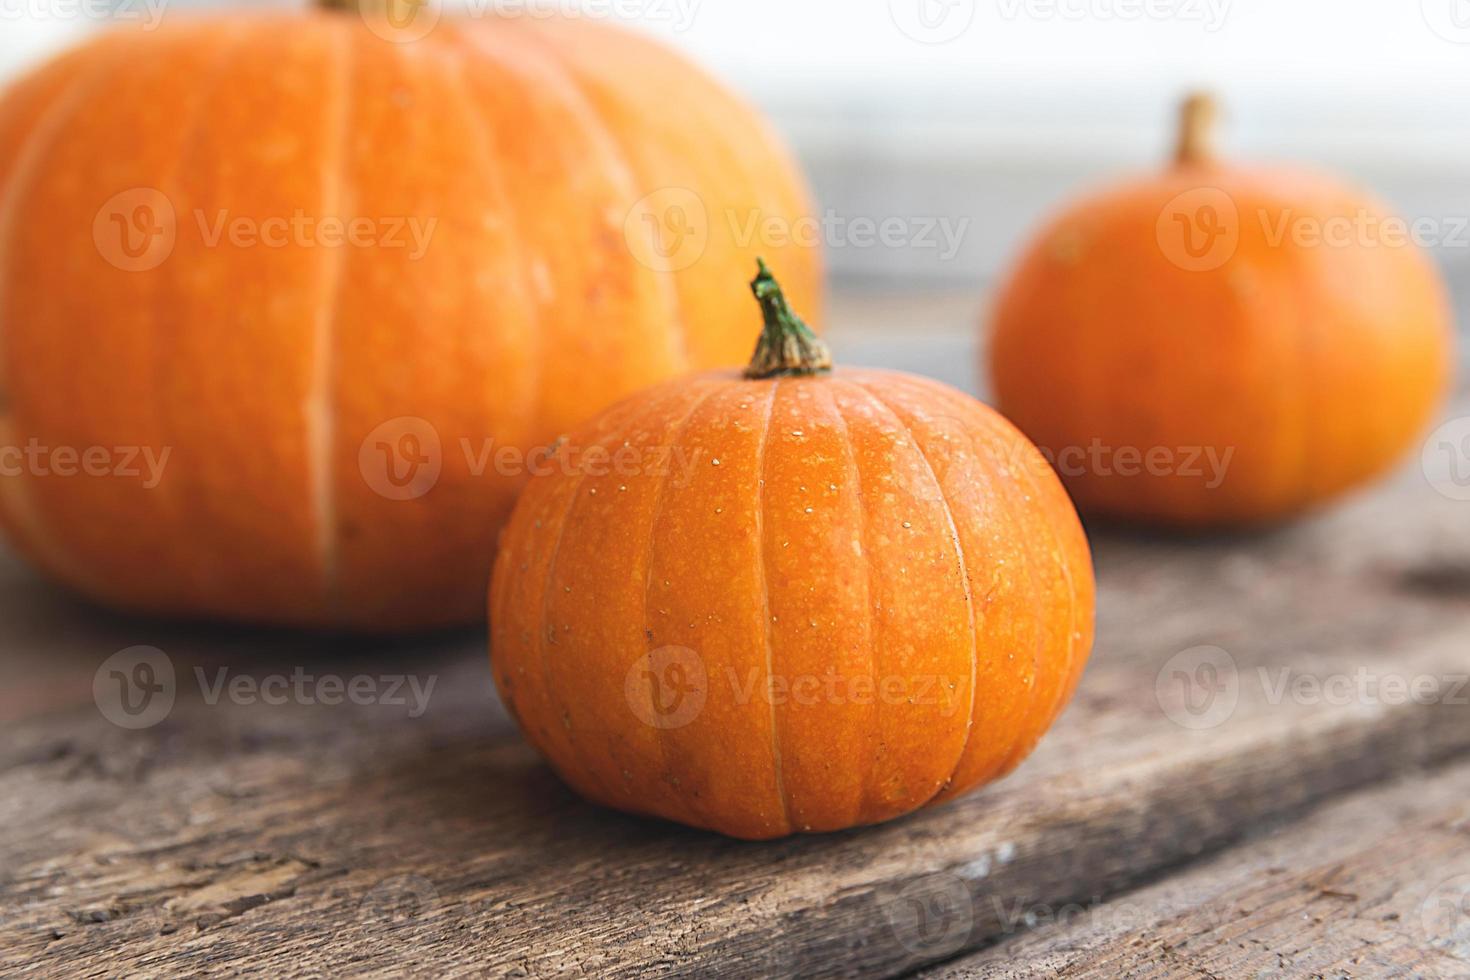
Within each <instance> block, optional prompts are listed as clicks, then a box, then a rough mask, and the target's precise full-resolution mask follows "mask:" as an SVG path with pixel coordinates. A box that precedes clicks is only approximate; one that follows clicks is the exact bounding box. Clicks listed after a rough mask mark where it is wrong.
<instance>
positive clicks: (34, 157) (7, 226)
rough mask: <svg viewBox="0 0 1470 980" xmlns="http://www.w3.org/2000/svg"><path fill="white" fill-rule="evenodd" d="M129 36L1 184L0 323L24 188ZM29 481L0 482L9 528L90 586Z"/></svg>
mask: <svg viewBox="0 0 1470 980" xmlns="http://www.w3.org/2000/svg"><path fill="white" fill-rule="evenodd" d="M125 38H126V39H127V40H128V41H132V40H133V38H132V36H131V35H129V34H126V33H124V32H123V31H122V30H116V31H113V32H111V33H109V34H106V35H104V36H103V37H102V38H101V39H100V40H98V41H97V42H96V47H95V48H93V49H91V50H93V51H96V50H100V49H101V48H103V47H111V48H112V49H113V50H112V51H111V52H109V53H108V57H107V58H105V59H104V60H102V62H101V63H100V64H98V65H96V66H94V67H93V68H92V69H91V70H90V71H86V72H78V73H77V74H76V76H75V77H74V78H72V79H71V80H70V81H69V82H67V83H66V84H65V85H64V86H63V90H62V92H61V93H60V95H59V96H55V97H53V100H52V102H51V104H50V105H49V106H47V107H45V108H44V109H43V110H42V111H41V114H40V115H39V116H38V117H37V119H36V120H35V121H33V122H32V124H31V129H30V132H29V133H27V134H26V135H25V136H24V138H23V141H22V143H21V145H20V148H19V149H18V150H17V152H16V154H15V159H14V160H13V161H12V164H11V168H10V173H9V174H8V175H7V177H6V179H5V180H4V182H3V183H0V320H3V313H4V300H5V291H6V290H5V281H6V279H7V278H8V272H7V266H8V265H9V253H10V250H11V248H12V247H13V245H12V242H13V241H14V238H15V236H14V234H13V232H12V228H11V226H12V225H13V224H14V223H15V221H16V220H17V218H16V213H17V211H18V207H17V202H19V201H20V199H21V197H22V194H21V189H22V188H24V187H25V186H27V184H29V183H30V182H31V181H32V180H33V178H34V176H35V174H36V173H38V172H40V169H41V163H42V162H43V160H44V158H45V154H46V152H47V151H48V150H50V149H51V148H52V147H53V146H54V145H55V139H56V138H57V137H59V135H60V133H61V130H62V129H63V128H64V127H65V125H66V123H67V122H68V121H69V120H70V118H71V117H72V115H73V114H74V113H75V111H76V110H77V109H79V108H81V107H82V106H83V105H85V104H86V103H88V102H89V101H90V98H91V94H92V92H93V91H94V90H95V89H97V88H99V87H100V86H101V85H102V83H103V82H104V81H105V80H106V78H107V77H108V76H109V75H110V74H111V72H112V69H113V68H115V67H116V66H117V63H118V62H120V61H122V60H123V54H124V53H125V51H126V47H125V45H124V43H123V41H124V39H125ZM82 50H88V49H82ZM22 175H24V176H25V179H24V180H22V179H21V178H22ZM3 329H4V324H3V322H0V330H3ZM5 349H6V348H4V347H3V346H0V441H3V442H6V443H9V444H14V436H15V432H14V431H13V430H14V423H13V421H12V420H13V419H14V417H15V415H16V411H15V406H14V404H13V403H12V402H11V400H10V390H9V380H8V379H9V375H10V370H9V367H10V366H9V364H8V363H7V362H8V357H6V356H4V355H3V352H4V350H5ZM27 483H28V481H27V479H26V477H25V476H24V474H22V475H20V476H17V477H15V478H13V479H7V480H4V481H0V512H3V514H4V525H5V527H6V528H7V529H14V533H15V535H16V537H17V539H18V540H22V541H24V542H25V544H26V546H27V547H28V549H29V551H30V553H31V554H32V555H33V556H34V558H35V560H36V561H37V562H38V563H39V564H40V565H41V566H42V567H44V568H47V569H56V570H59V571H58V577H61V578H72V579H74V580H76V581H81V582H91V581H92V576H91V572H90V571H89V570H88V569H87V568H86V566H85V563H78V562H75V561H73V559H72V556H71V555H70V554H67V553H66V552H64V551H63V549H62V548H61V547H60V546H59V545H58V544H57V542H56V540H55V539H54V537H53V535H51V534H50V532H49V530H48V529H47V527H46V526H45V521H44V520H43V518H42V516H41V511H40V510H39V508H37V507H36V505H35V502H34V500H32V499H31V495H30V493H29V492H28V489H29V488H28V486H27Z"/></svg>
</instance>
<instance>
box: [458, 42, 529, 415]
mask: <svg viewBox="0 0 1470 980" xmlns="http://www.w3.org/2000/svg"><path fill="white" fill-rule="evenodd" d="M450 27H451V33H450V34H449V37H451V38H453V39H454V41H456V42H457V43H456V44H455V45H454V48H455V50H456V51H457V52H459V54H460V57H458V58H456V59H455V62H454V65H455V71H454V74H455V77H456V79H457V80H458V82H459V87H460V88H461V89H462V90H463V92H464V102H465V105H466V106H467V107H468V109H469V112H468V114H469V115H470V116H471V117H473V118H474V120H475V123H476V125H477V129H478V131H479V133H480V140H479V143H480V146H481V148H482V149H483V150H484V156H485V166H484V167H483V168H482V171H481V172H482V173H485V174H494V175H495V181H494V185H495V186H496V187H497V188H498V189H499V191H500V193H499V195H498V196H499V197H500V205H501V214H503V215H504V216H505V217H506V218H508V219H509V223H510V224H511V225H513V226H514V227H515V228H516V231H517V233H516V234H514V235H511V236H509V238H510V240H512V241H514V242H515V243H516V246H517V249H518V251H519V261H517V262H516V263H515V265H516V269H517V271H518V272H519V278H520V280H521V290H522V292H524V293H525V296H526V299H527V303H526V310H527V312H528V313H529V314H530V316H529V321H530V322H529V323H528V324H527V326H528V328H529V329H528V332H529V334H530V335H531V336H532V337H533V338H535V340H536V342H537V344H538V345H539V349H538V350H537V352H536V354H535V355H534V356H531V357H528V358H527V359H526V363H527V364H528V365H534V369H535V377H534V378H533V379H532V380H531V381H529V382H528V383H527V384H526V390H527V392H528V393H529V396H530V399H531V400H532V402H533V404H532V405H531V407H530V411H529V412H524V413H522V415H521V421H522V424H523V425H524V424H525V422H526V420H529V419H533V418H540V417H541V409H542V405H541V402H542V401H543V398H542V394H541V392H542V390H543V389H542V384H541V379H542V378H544V377H545V376H546V373H547V361H548V358H549V356H550V355H551V354H552V353H553V350H552V345H551V344H550V343H549V342H548V340H547V330H546V326H547V325H546V316H545V311H544V309H543V307H542V303H541V301H540V300H539V299H538V298H537V295H536V290H535V288H534V287H533V286H532V282H531V270H530V268H529V266H528V264H527V257H526V247H525V235H524V233H523V228H524V224H525V223H524V221H522V219H521V213H520V210H519V209H518V208H517V207H516V206H515V204H514V203H513V201H514V200H515V198H514V195H513V194H512V193H511V191H510V183H511V182H510V181H509V180H507V179H506V176H505V173H504V170H503V166H504V164H502V163H497V160H496V154H495V153H494V152H493V151H494V149H495V147H496V139H495V132H494V130H493V129H492V128H491V126H490V124H489V122H488V121H487V120H486V118H485V106H484V102H483V101H482V100H481V99H480V98H479V97H478V96H477V94H476V92H475V88H474V86H473V85H472V84H471V82H470V79H469V75H468V73H467V72H466V71H465V68H464V63H465V58H466V56H468V57H469V58H477V59H481V60H487V61H488V60H492V59H491V58H490V57H489V55H488V53H487V52H485V51H483V50H481V49H480V48H479V47H478V46H476V45H475V44H474V43H472V41H471V39H470V37H469V35H468V34H467V33H466V32H465V29H464V26H463V24H462V23H461V22H460V21H458V20H454V19H451V20H450ZM501 70H502V71H503V70H504V69H503V68H502V69H501Z"/></svg>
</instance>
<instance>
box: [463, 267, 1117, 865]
mask: <svg viewBox="0 0 1470 980" xmlns="http://www.w3.org/2000/svg"><path fill="white" fill-rule="evenodd" d="M753 288H754V290H755V294H756V296H757V297H758V299H759V301H760V304H761V307H762V309H763V311H764V315H765V327H764V330H763V332H762V335H761V341H760V344H759V346H758V347H757V350H756V354H755V357H754V359H753V361H752V365H751V367H750V368H749V369H748V370H747V372H746V374H745V376H744V377H742V376H740V375H739V374H737V373H735V372H716V373H710V374H704V375H699V376H694V377H691V378H688V379H685V380H679V381H673V382H669V383H667V384H665V385H662V386H660V387H658V388H655V389H653V390H651V391H648V392H646V393H643V394H639V395H636V396H634V397H632V398H630V399H628V400H626V401H624V402H622V403H620V404H618V405H616V406H614V407H613V408H611V409H609V410H608V411H606V412H604V413H603V414H601V415H599V416H598V417H597V418H595V419H594V420H592V421H591V422H589V423H587V425H585V426H584V427H583V428H581V429H579V430H577V431H576V432H575V433H573V434H572V435H571V436H570V437H569V438H568V439H567V440H566V441H565V442H564V443H563V444H562V445H561V446H560V448H559V452H558V456H557V459H556V463H555V465H551V466H548V467H547V469H548V470H549V472H548V473H546V474H545V475H542V476H539V477H537V478H536V479H534V480H532V482H531V483H530V484H529V485H528V486H527V488H526V490H525V492H524V493H523V494H522V496H521V499H520V501H519V503H518V504H517V507H516V510H515V513H514V515H513V517H512V519H511V522H510V524H509V525H508V526H507V529H506V531H505V534H504V537H503V541H502V547H501V551H500V554H499V557H498V559H497V563H496V570H495V576H494V580H493V585H492V588H491V596H490V605H491V609H490V622H491V660H492V663H493V666H494V673H495V679H496V682H497V684H498V686H499V689H500V692H501V695H502V698H503V700H504V702H505V704H506V705H507V707H508V708H509V709H510V711H511V713H512V714H513V715H514V716H515V717H516V719H517V720H518V721H519V723H520V725H521V727H522V729H523V730H524V731H525V733H526V736H527V737H528V738H529V739H530V740H531V742H532V743H533V744H534V745H535V746H536V747H537V748H538V749H539V750H540V751H541V753H542V754H543V755H544V756H545V757H546V758H547V759H548V760H550V762H551V763H552V765H553V766H554V767H555V768H556V770H557V771H558V772H559V773H561V775H562V776H563V777H564V778H565V779H566V781H567V782H568V783H569V784H571V785H572V786H573V787H575V788H576V789H577V790H579V791H580V792H581V793H583V794H584V795H586V796H588V797H589V798H591V799H593V800H596V801H598V802H601V803H603V804H606V805H608V806H612V807H616V808H619V809H623V810H628V811H634V812H638V813H645V814H654V815H658V816H662V817H667V818H669V819H672V820H677V821H681V822H684V823H688V824H693V825H696V826H700V827H707V828H712V829H714V830H718V831H721V832H723V833H726V834H730V835H733V836H736V837H743V838H771V837H779V836H782V835H785V834H790V833H793V832H800V831H828V830H837V829H840V828H844V827H851V826H854V825H858V824H866V823H872V822H875V821H880V820H886V819H889V818H892V817H897V816H899V815H901V814H904V813H908V812H910V811H912V810H915V809H917V808H919V807H923V806H926V805H928V804H931V803H934V802H936V801H940V800H945V799H948V798H950V797H953V796H955V795H957V794H960V793H963V792H965V791H966V790H969V789H972V788H973V787H976V786H979V785H980V784H982V783H985V782H987V781H989V780H993V779H996V778H998V777H1000V776H1001V775H1003V774H1004V773H1006V772H1007V771H1009V770H1010V769H1011V768H1012V767H1014V766H1015V765H1017V764H1018V763H1019V762H1020V761H1021V760H1022V759H1023V758H1025V756H1026V755H1027V754H1028V753H1029V752H1030V751H1031V749H1032V748H1033V746H1034V745H1035V744H1036V742H1037V740H1038V739H1039V738H1040V737H1041V735H1042V733H1043V732H1045V730H1046V729H1047V727H1048V726H1049V725H1050V724H1051V722H1052V720H1053V719H1054V718H1055V717H1056V716H1057V714H1058V712H1059V711H1060V710H1061V708H1062V706H1063V705H1064V704H1065V703H1066V701H1067V699H1068V697H1069V696H1070V694H1071V692H1072V690H1073V687H1074V685H1075V684H1076V682H1077V679H1078V677H1079V676H1080V675H1081V673H1082V669H1083V666H1084V663H1085V661H1086V659H1087V655H1088V652H1089V649H1090V647H1091V641H1092V624H1093V595H1094V593H1093V577H1092V568H1091V563H1090V556H1089V552H1088V547H1087V541H1086V538H1085V537H1084V535H1083V532H1082V528H1081V526H1080V524H1079V522H1078V520H1077V517H1076V514H1075V512H1074V511H1073V509H1072V505H1071V503H1070V501H1069V500H1068V499H1067V496H1066V493H1065V491H1064V490H1063V489H1062V486H1061V484H1060V483H1059V482H1058V481H1057V480H1056V477H1055V475H1054V474H1053V473H1052V472H1051V470H1050V468H1049V467H1048V466H1047V465H1046V462H1045V460H1044V459H1043V458H1042V457H1041V455H1040V454H1039V453H1038V452H1037V451H1036V449H1035V447H1034V446H1032V445H1031V444H1030V443H1028V442H1027V441H1026V439H1025V437H1023V436H1022V435H1021V434H1020V433H1018V432H1017V431H1016V430H1015V429H1014V428H1013V427H1011V425H1010V424H1008V423H1007V422H1006V421H1005V420H1003V419H1002V418H1001V417H1000V416H998V415H996V414H995V413H994V412H992V411H991V410H990V409H988V408H986V407H985V406H983V405H981V404H980V403H978V402H976V401H974V400H973V399H971V398H969V397H967V396H966V395H964V394H962V393H960V392H958V391H955V390H953V389H951V388H948V387H946V386H945V385H942V384H939V383H937V382H934V381H930V380H927V379H924V378H918V377H913V376H910V375H904V374H897V373H893V372H887V371H870V370H839V371H836V372H829V370H828V365H829V364H830V359H829V358H828V357H827V354H826V351H825V348H823V347H822V345H821V342H820V341H818V340H817V339H816V338H815V337H814V336H813V335H812V334H811V332H810V331H809V330H808V329H807V328H806V327H805V325H804V324H802V323H801V322H800V321H799V320H798V319H796V317H795V316H794V315H793V314H792V313H791V311H790V308H789V307H788V305H787V303H786V300H785V299H784V297H783V296H782V294H781V291H780V289H779V288H778V287H777V285H776V283H775V282H774V280H773V279H772V278H771V277H770V275H769V273H767V272H766V271H765V269H764V266H762V271H761V275H760V276H759V277H758V278H757V279H756V280H755V282H754V284H753Z"/></svg>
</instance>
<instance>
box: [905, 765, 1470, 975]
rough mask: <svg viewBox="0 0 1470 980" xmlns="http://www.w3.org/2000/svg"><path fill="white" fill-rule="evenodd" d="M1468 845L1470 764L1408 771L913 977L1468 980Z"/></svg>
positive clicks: (1046, 911) (1039, 919) (1053, 913)
mask: <svg viewBox="0 0 1470 980" xmlns="http://www.w3.org/2000/svg"><path fill="white" fill-rule="evenodd" d="M1467 833H1470V765H1466V764H1464V763H1461V764H1459V765H1457V766H1455V767H1453V768H1450V769H1448V770H1445V771H1443V772H1438V773H1432V774H1411V775H1409V776H1408V777H1406V778H1405V779H1403V780H1401V781H1398V782H1395V783H1393V784H1391V785H1388V786H1386V787H1383V788H1381V789H1376V790H1371V791H1367V792H1363V793H1360V794H1356V795H1354V796H1352V797H1349V798H1347V799H1345V800H1342V801H1338V802H1334V803H1332V804H1330V805H1328V806H1326V807H1324V808H1323V809H1321V810H1320V811H1319V812H1317V813H1314V814H1313V815H1311V816H1310V817H1308V818H1307V819H1304V820H1302V821H1301V822H1299V823H1295V824H1292V825H1288V826H1286V827H1284V828H1279V829H1276V830H1275V831H1274V832H1270V833H1266V834H1262V835H1259V836H1258V837H1257V838H1256V839H1253V840H1251V841H1249V842H1248V843H1245V844H1242V845H1241V846H1239V847H1236V848H1233V849H1231V850H1229V851H1226V852H1225V853H1224V854H1222V855H1220V856H1219V857H1216V858H1213V859H1211V860H1209V861H1207V862H1204V863H1202V864H1200V865H1198V866H1196V867H1193V868H1191V869H1189V870H1187V871H1185V872H1183V873H1181V874H1177V875H1174V876H1172V877H1169V878H1167V879H1165V880H1163V881H1161V882H1158V883H1156V884H1153V885H1150V886H1148V887H1145V888H1142V889H1139V890H1137V891H1133V892H1129V893H1127V894H1125V895H1122V896H1119V897H1118V898H1116V899H1113V900H1111V901H1101V900H1092V901H1089V902H1087V903H1083V904H1078V905H1074V906H1072V907H1059V906H1047V905H1043V906H1035V907H1029V908H1028V907H1022V906H1012V907H1010V908H1009V909H1006V910H1004V913H1003V914H1004V916H1005V917H1006V918H1007V919H1008V920H1009V921H1010V922H1011V923H1013V928H1014V931H1015V933H1016V936H1015V938H1013V939H1009V940H1007V941H1005V942H1002V943H1000V944H999V945H997V946H996V947H994V948H993V949H989V950H986V951H985V952H982V953H979V954H976V955H974V956H971V957H968V958H965V959H963V960H961V961H958V962H956V963H953V964H949V965H947V966H944V967H940V968H937V969H934V970H932V971H926V972H925V973H923V974H922V977H923V978H925V980H962V978H966V980H967V978H972V977H973V978H980V977H985V978H994V980H1022V978H1033V977H1035V978H1040V977H1058V976H1062V977H1068V978H1076V980H1113V978H1115V977H1137V978H1141V980H1142V978H1151V977H1171V976H1196V977H1247V976H1251V977H1277V976H1280V977H1288V976H1289V977H1307V976H1315V977H1380V976H1413V977H1426V978H1428V977H1445V978H1451V977H1455V978H1462V977H1466V976H1470V846H1467V838H1466V835H1467Z"/></svg>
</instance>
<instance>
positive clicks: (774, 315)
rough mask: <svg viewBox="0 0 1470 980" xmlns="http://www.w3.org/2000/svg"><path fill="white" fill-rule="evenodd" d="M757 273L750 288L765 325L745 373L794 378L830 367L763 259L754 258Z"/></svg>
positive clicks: (829, 358)
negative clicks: (758, 269) (758, 303)
mask: <svg viewBox="0 0 1470 980" xmlns="http://www.w3.org/2000/svg"><path fill="white" fill-rule="evenodd" d="M756 263H757V264H758V265H759V266H760V272H759V274H757V275H756V277H755V279H754V280H753V281H752V282H751V284H750V291H751V292H752V293H754V294H755V298H756V299H757V300H758V301H759V302H760V304H761V314H762V316H764V317H765V326H763V327H762V328H761V339H760V340H759V341H758V342H757V343H756V345H755V353H754V354H753V355H751V358H750V365H749V366H748V367H747V368H746V369H745V376H746V377H747V378H750V379H752V380H760V379H762V378H780V377H794V376H798V375H808V374H820V373H822V372H823V371H830V370H832V352H831V351H829V350H828V349H827V345H826V344H824V343H822V341H821V338H819V337H818V336H817V335H816V334H814V333H812V328H811V327H809V326H807V325H806V324H805V323H803V322H802V320H801V317H799V316H797V315H796V314H795V313H793V312H792V311H791V306H790V304H788V303H787V302H786V294H785V293H784V292H782V291H781V285H780V284H779V283H778V282H776V277H775V276H773V275H771V270H770V269H768V268H766V263H765V261H764V260H763V259H756Z"/></svg>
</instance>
